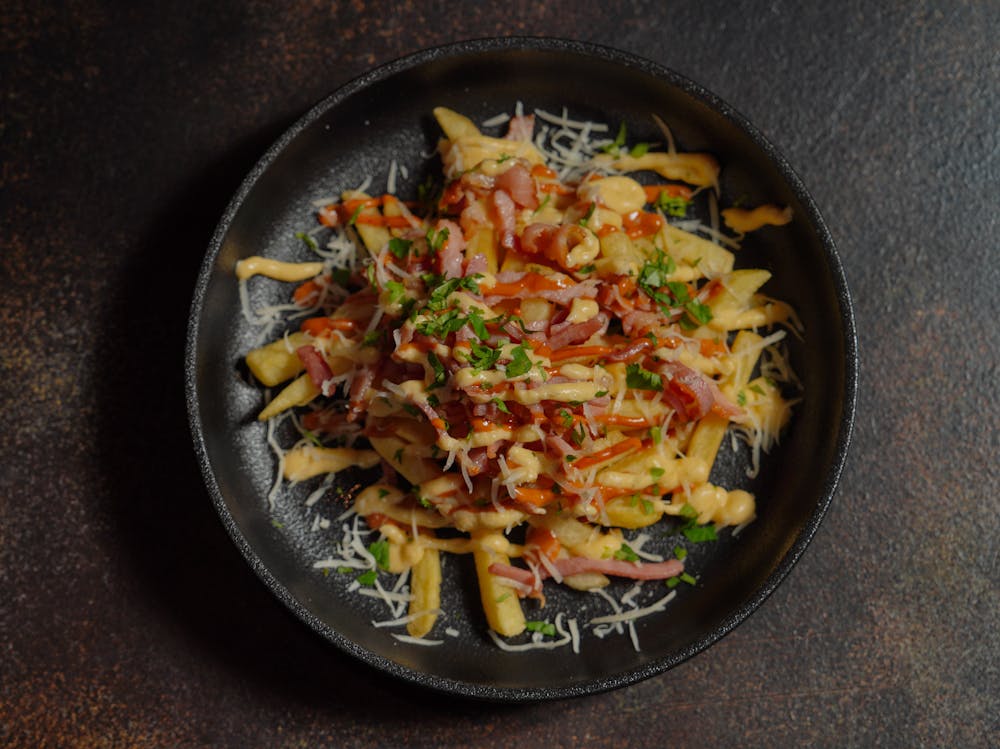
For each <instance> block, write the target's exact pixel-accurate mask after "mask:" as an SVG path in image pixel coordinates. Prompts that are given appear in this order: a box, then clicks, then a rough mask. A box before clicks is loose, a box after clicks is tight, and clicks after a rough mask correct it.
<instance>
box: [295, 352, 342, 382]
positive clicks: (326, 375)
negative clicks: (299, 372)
mask: <svg viewBox="0 0 1000 749" xmlns="http://www.w3.org/2000/svg"><path fill="white" fill-rule="evenodd" d="M295 353H296V354H298V355H299V361H301V362H302V366H303V367H305V368H306V372H307V373H308V374H309V379H310V380H312V382H313V385H315V386H316V387H317V388H319V389H320V390H322V389H323V383H324V382H326V381H327V380H329V379H330V378H331V377H333V372H332V371H331V369H330V365H329V364H327V363H326V359H324V358H323V355H322V354H321V353H320V352H319V351H317V350H316V347H315V346H308V345H306V346H299V347H298V348H297V349H295Z"/></svg>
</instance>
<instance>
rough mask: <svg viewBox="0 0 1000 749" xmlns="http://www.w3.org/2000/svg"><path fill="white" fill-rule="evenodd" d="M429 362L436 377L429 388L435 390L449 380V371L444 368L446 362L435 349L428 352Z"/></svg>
mask: <svg viewBox="0 0 1000 749" xmlns="http://www.w3.org/2000/svg"><path fill="white" fill-rule="evenodd" d="M427 362H428V363H429V364H430V365H431V369H433V370H434V379H433V381H432V382H431V384H430V385H429V386H428V389H429V390H434V389H435V388H439V387H441V386H442V385H444V384H445V383H446V382H447V381H448V372H447V370H445V368H444V364H442V363H441V360H440V359H439V358H438V355H437V354H435V353H434V352H433V351H428V352H427Z"/></svg>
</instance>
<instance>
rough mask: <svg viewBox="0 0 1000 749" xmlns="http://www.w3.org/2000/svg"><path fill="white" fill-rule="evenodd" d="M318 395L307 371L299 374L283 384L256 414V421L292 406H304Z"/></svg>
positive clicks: (264, 419) (316, 388) (317, 390)
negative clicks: (283, 387)
mask: <svg viewBox="0 0 1000 749" xmlns="http://www.w3.org/2000/svg"><path fill="white" fill-rule="evenodd" d="M317 395H319V388H318V387H316V386H315V385H314V384H313V381H312V378H311V377H310V376H309V374H308V373H306V374H303V375H300V376H299V377H297V378H296V379H294V380H292V381H291V382H290V383H288V384H287V385H286V386H285V389H284V390H282V391H281V392H280V393H278V394H277V395H276V396H274V398H273V399H272V400H271V402H270V403H268V404H267V405H266V406H265V407H264V410H262V411H261V412H260V413H259V414H258V415H257V419H258V421H267V420H268V419H270V418H271V417H273V416H277V415H278V414H280V413H281V412H282V411H287V410H288V409H289V408H292V407H294V406H304V405H305V404H306V403H308V402H309V401H311V400H312V399H313V398H315V397H316V396H317Z"/></svg>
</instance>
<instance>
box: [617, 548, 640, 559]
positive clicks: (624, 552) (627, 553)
mask: <svg viewBox="0 0 1000 749" xmlns="http://www.w3.org/2000/svg"><path fill="white" fill-rule="evenodd" d="M614 557H615V559H620V560H621V561H623V562H638V561H639V555H638V554H636V553H635V551H633V550H632V547H631V546H629V545H628V544H622V545H621V548H620V549H618V551H616V552H615V553H614Z"/></svg>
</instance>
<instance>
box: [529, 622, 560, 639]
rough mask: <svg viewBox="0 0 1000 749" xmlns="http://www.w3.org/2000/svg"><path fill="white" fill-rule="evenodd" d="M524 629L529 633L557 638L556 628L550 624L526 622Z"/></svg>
mask: <svg viewBox="0 0 1000 749" xmlns="http://www.w3.org/2000/svg"><path fill="white" fill-rule="evenodd" d="M524 628H525V629H526V630H528V631H529V632H541V633H542V634H543V635H548V636H549V637H555V634H556V626H555V625H554V624H552V623H550V622H539V621H532V622H525V623H524Z"/></svg>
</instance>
